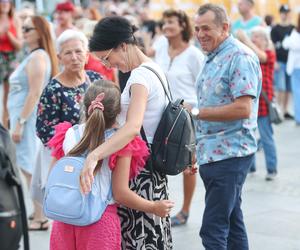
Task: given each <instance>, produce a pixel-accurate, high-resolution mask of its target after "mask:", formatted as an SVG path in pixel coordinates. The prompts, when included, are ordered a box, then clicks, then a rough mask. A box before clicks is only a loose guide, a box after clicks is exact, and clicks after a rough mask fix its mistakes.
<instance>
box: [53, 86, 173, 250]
mask: <svg viewBox="0 0 300 250" xmlns="http://www.w3.org/2000/svg"><path fill="white" fill-rule="evenodd" d="M84 108H85V118H86V122H85V123H83V124H80V125H79V127H78V130H79V134H80V137H81V139H80V141H79V142H76V137H75V131H74V128H73V127H72V125H71V124H70V123H68V122H64V123H60V124H58V125H57V126H56V128H55V131H56V132H55V135H54V137H53V138H52V139H51V140H50V141H49V143H48V145H49V146H50V147H51V148H52V149H53V151H52V156H54V157H55V158H56V159H60V158H61V157H63V156H64V155H69V156H78V155H82V154H84V153H86V152H87V151H92V150H93V149H95V148H96V147H98V146H99V145H100V144H101V143H103V142H104V141H105V140H107V139H109V137H110V136H112V135H113V134H114V133H115V131H116V129H115V128H113V127H114V126H115V122H116V117H117V115H118V114H119V113H120V109H121V108H120V90H119V88H118V87H117V86H116V85H115V84H113V83H112V82H109V81H104V80H99V81H96V82H94V83H93V85H91V86H90V87H89V88H88V89H87V92H86V94H85V97H84ZM148 155H149V152H148V148H147V146H146V144H145V142H144V141H143V140H142V139H141V138H140V137H138V136H137V137H135V138H134V140H132V141H131V142H130V143H129V144H128V145H126V146H125V147H124V148H123V149H121V150H120V151H118V152H116V153H114V154H113V155H111V156H110V157H109V158H107V159H104V160H103V161H100V162H98V165H97V168H96V170H95V171H99V172H98V173H97V178H96V176H95V173H94V176H95V179H94V181H95V182H97V181H98V185H99V186H100V187H101V190H103V192H104V193H105V192H107V190H108V189H109V187H110V185H112V190H113V199H112V200H111V201H110V203H109V205H108V206H107V208H106V210H105V212H104V213H103V215H102V217H101V218H100V220H99V221H98V222H96V223H94V224H91V225H88V226H74V225H69V224H65V223H62V222H58V221H54V223H53V227H52V232H51V237H50V249H51V250H65V249H68V250H73V249H74V250H75V249H76V250H90V249H91V250H97V249H101V250H119V249H120V248H121V229H120V220H119V217H118V214H117V203H119V204H122V205H124V206H127V207H130V208H132V209H136V210H140V211H143V212H147V213H154V214H156V215H158V216H160V217H165V216H167V215H168V214H169V212H170V210H171V208H172V207H173V205H174V204H173V203H172V202H171V201H168V200H161V201H148V200H145V199H143V198H142V197H140V196H138V195H137V194H136V193H134V192H133V191H131V190H130V189H129V186H128V181H129V179H131V178H134V177H135V176H137V174H138V173H139V172H140V170H141V169H142V168H143V167H144V165H145V162H146V160H147V157H148ZM70 206H72V204H70Z"/></svg>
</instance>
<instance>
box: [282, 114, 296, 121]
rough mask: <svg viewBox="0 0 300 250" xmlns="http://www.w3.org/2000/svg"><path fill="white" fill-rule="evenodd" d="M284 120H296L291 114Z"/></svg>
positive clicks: (285, 116) (286, 115)
mask: <svg viewBox="0 0 300 250" xmlns="http://www.w3.org/2000/svg"><path fill="white" fill-rule="evenodd" d="M284 118H285V119H287V120H294V116H292V115H291V114H290V113H285V114H284Z"/></svg>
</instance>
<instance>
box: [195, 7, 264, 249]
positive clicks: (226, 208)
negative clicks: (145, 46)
mask: <svg viewBox="0 0 300 250" xmlns="http://www.w3.org/2000/svg"><path fill="white" fill-rule="evenodd" d="M195 35H196V37H197V39H198V40H199V42H200V45H201V48H202V50H203V51H204V52H206V54H207V60H206V63H205V65H204V68H203V71H202V73H201V74H199V76H198V79H197V95H198V105H199V109H192V114H193V116H194V117H195V119H197V126H196V129H197V132H198V135H199V137H198V143H197V161H198V164H199V166H200V175H201V178H202V180H203V182H204V186H205V189H206V195H205V204H206V207H205V211H204V215H203V223H202V227H201V230H200V236H201V238H202V242H203V245H204V247H205V249H216V250H223V249H224V250H225V249H239V250H245V249H248V248H249V247H248V240H247V234H246V229H245V225H244V222H243V214H242V210H241V192H242V186H243V184H244V181H245V178H246V176H247V173H248V171H249V167H250V165H251V164H252V162H253V159H254V153H255V152H256V150H257V145H256V139H255V129H256V127H257V111H258V97H259V94H260V90H261V81H262V76H261V70H260V65H259V60H258V58H257V56H256V55H255V54H254V53H253V51H251V50H250V49H249V48H247V47H246V46H245V45H243V44H242V43H240V42H239V41H238V40H236V39H235V38H233V37H232V36H230V35H229V20H228V16H227V14H226V11H225V10H224V8H222V7H220V6H218V5H214V4H205V5H202V6H201V7H200V9H199V10H198V13H197V16H196V19H195Z"/></svg>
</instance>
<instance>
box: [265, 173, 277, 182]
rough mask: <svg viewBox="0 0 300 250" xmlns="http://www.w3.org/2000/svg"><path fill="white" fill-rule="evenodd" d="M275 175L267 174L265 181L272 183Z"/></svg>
mask: <svg viewBox="0 0 300 250" xmlns="http://www.w3.org/2000/svg"><path fill="white" fill-rule="evenodd" d="M276 175H277V173H275V172H274V173H267V175H266V181H273V180H274V179H275V177H276Z"/></svg>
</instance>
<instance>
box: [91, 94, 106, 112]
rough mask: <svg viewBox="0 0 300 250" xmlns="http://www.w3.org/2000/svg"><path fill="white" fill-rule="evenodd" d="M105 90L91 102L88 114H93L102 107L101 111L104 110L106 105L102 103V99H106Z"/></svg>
mask: <svg viewBox="0 0 300 250" xmlns="http://www.w3.org/2000/svg"><path fill="white" fill-rule="evenodd" d="M104 96H105V94H104V92H102V93H100V94H99V95H97V97H96V98H95V100H94V101H92V102H91V104H90V106H89V108H88V115H91V113H93V111H94V110H95V109H100V110H101V111H104V105H103V103H102V100H103V99H104Z"/></svg>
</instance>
